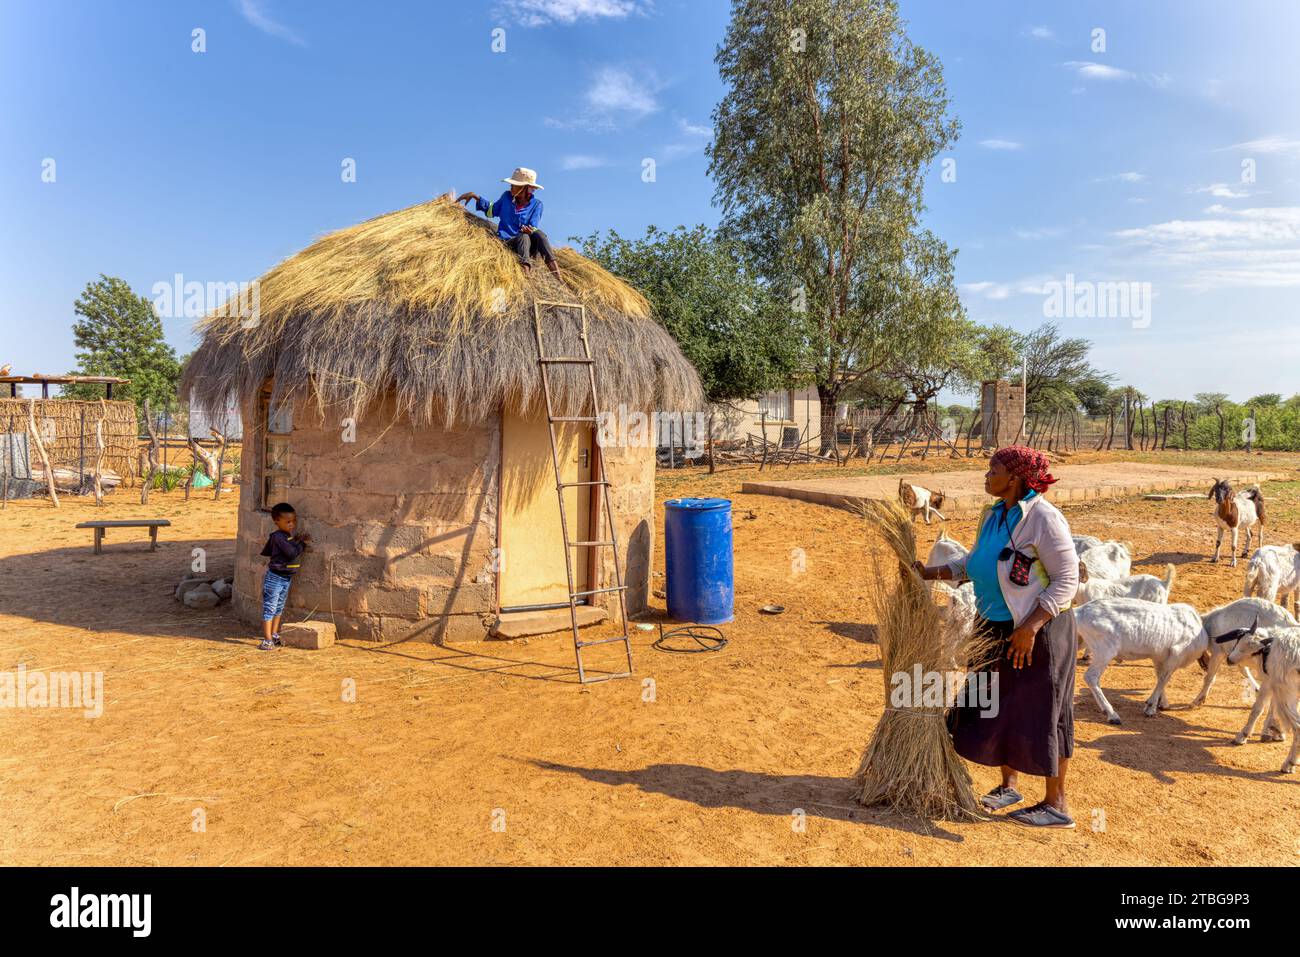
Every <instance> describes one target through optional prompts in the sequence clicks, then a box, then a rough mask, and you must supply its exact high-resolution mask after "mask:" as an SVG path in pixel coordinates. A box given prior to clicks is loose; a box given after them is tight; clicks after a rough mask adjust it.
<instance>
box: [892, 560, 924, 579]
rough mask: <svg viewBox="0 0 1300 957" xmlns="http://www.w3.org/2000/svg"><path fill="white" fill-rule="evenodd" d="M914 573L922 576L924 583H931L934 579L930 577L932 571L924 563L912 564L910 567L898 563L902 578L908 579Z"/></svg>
mask: <svg viewBox="0 0 1300 957" xmlns="http://www.w3.org/2000/svg"><path fill="white" fill-rule="evenodd" d="M912 572H916V574H918V575H920V576H921V580H922V581H929V580H930V578H931V577H932V576H931V575H930V569H928V568H926V567H925V564H924V563H923V562H912V564H910V565H908V564H907V563H906V562H899V563H898V574H899V576H900V577H901V578H906V577H907V576H908V575H909V574H911V573H912Z"/></svg>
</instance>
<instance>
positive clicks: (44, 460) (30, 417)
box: [27, 399, 59, 508]
mask: <svg viewBox="0 0 1300 957" xmlns="http://www.w3.org/2000/svg"><path fill="white" fill-rule="evenodd" d="M27 422H28V424H29V425H30V426H31V430H32V443H33V444H34V445H35V446H36V454H37V455H39V456H40V457H41V466H42V467H43V468H44V469H45V484H46V486H47V488H48V489H49V493H50V501H51V502H52V503H54V507H55V508H58V507H59V493H58V492H56V491H55V490H54V469H53V468H51V467H50V459H49V456H47V455H46V454H45V443H44V442H43V441H41V433H40V431H39V430H38V429H37V428H36V400H35V399H28V400H27ZM27 458H28V460H29V461H30V460H31V455H28V456H27Z"/></svg>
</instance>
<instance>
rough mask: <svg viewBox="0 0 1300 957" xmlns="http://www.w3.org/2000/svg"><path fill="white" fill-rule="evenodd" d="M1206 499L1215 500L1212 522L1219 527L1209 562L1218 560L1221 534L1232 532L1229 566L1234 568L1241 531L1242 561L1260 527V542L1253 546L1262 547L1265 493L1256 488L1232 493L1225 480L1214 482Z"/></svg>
mask: <svg viewBox="0 0 1300 957" xmlns="http://www.w3.org/2000/svg"><path fill="white" fill-rule="evenodd" d="M1206 497H1207V498H1212V499H1214V523H1215V524H1216V525H1217V526H1218V535H1217V536H1216V538H1215V539H1214V557H1213V558H1211V559H1210V561H1212V562H1217V561H1218V560H1219V551H1220V550H1221V549H1222V548H1223V533H1224V532H1225V531H1231V532H1232V565H1233V567H1234V568H1235V567H1236V565H1237V557H1238V556H1237V540H1238V534H1239V533H1240V531H1241V530H1242V529H1243V528H1244V529H1245V530H1246V543H1245V545H1243V546H1242V548H1241V557H1242V558H1245V557H1246V556H1247V555H1248V554H1250V542H1251V539H1252V538H1253V537H1254V534H1255V526H1256V525H1258V526H1259V541H1258V542H1257V543H1256V544H1258V545H1260V546H1263V544H1264V493H1263V492H1261V491H1260V490H1259V486H1258V485H1251V486H1249V487H1248V488H1245V489H1242V490H1241V491H1240V492H1236V493H1234V492H1233V491H1232V485H1231V484H1230V483H1229V482H1228V481H1227V480H1226V479H1215V480H1214V485H1213V486H1212V487H1211V488H1210V494H1209V495H1207V496H1206Z"/></svg>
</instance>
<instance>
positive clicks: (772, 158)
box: [709, 0, 958, 410]
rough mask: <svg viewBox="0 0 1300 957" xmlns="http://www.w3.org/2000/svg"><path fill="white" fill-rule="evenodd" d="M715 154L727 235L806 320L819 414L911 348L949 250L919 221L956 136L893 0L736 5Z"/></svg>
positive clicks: (934, 69) (938, 77)
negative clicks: (933, 170) (929, 177)
mask: <svg viewBox="0 0 1300 957" xmlns="http://www.w3.org/2000/svg"><path fill="white" fill-rule="evenodd" d="M716 61H717V64H718V67H719V72H720V74H721V76H722V80H723V82H724V83H726V84H727V85H728V87H729V89H728V91H727V94H726V96H725V97H724V98H723V100H722V101H721V102H720V103H719V105H718V106H717V107H716V108H715V110H714V112H713V126H714V131H715V137H714V141H713V143H712V145H711V146H710V147H709V160H710V167H709V168H710V173H711V174H712V175H713V177H714V179H715V182H716V184H717V187H716V193H715V196H716V201H717V202H718V203H719V204H720V206H721V207H722V210H723V226H722V229H723V231H724V232H725V233H726V234H727V235H728V236H731V237H735V238H736V239H738V240H739V241H740V242H742V243H743V244H744V247H745V249H746V251H747V253H748V254H749V255H750V256H751V257H752V258H753V260H754V261H755V263H756V264H757V267H758V269H759V271H760V272H761V273H762V275H763V277H764V278H765V279H766V280H767V282H768V283H769V285H770V287H771V288H772V289H774V290H781V291H782V294H783V295H784V296H785V297H786V298H787V300H788V301H789V303H790V304H791V308H792V309H793V310H795V311H796V312H797V313H799V314H803V315H806V316H807V332H806V337H807V346H808V356H809V367H808V368H809V371H810V373H811V376H812V380H813V382H814V384H815V385H816V387H817V392H818V395H819V397H820V399H821V406H822V408H823V409H828V410H829V409H833V408H835V406H836V403H837V401H838V400H839V398H840V396H841V394H843V393H844V392H845V391H846V390H848V389H851V388H852V386H853V385H854V383H855V382H856V381H857V380H859V379H861V378H863V377H866V376H870V375H873V374H875V373H877V372H879V371H881V370H882V369H884V368H885V367H886V366H887V365H888V364H889V362H890V361H891V360H896V359H897V357H898V356H900V355H903V354H905V353H906V351H907V349H908V348H909V346H910V344H911V343H910V342H909V335H910V333H911V332H913V331H914V330H915V329H916V327H917V324H918V323H919V322H923V321H925V320H926V319H927V318H929V319H934V318H936V317H938V318H940V319H942V318H943V316H944V313H943V312H942V311H936V310H935V309H934V305H933V304H934V299H935V298H936V297H942V296H947V295H949V288H950V287H951V283H952V265H951V260H952V255H953V254H952V251H951V250H949V249H948V248H947V247H946V246H945V245H944V244H943V243H942V242H941V241H940V240H939V239H937V238H936V237H935V236H933V235H932V234H930V233H928V232H926V231H924V230H921V229H919V227H918V225H917V223H918V218H919V216H920V213H921V211H922V209H923V206H922V184H923V177H924V173H925V170H926V168H927V166H928V164H929V163H930V162H931V160H933V159H934V157H935V156H936V155H937V154H938V152H939V151H940V150H942V149H943V148H944V147H946V146H947V145H948V144H950V143H951V142H953V141H954V140H955V139H956V136H957V132H958V124H957V121H956V120H955V119H953V118H951V117H949V116H948V97H947V92H946V90H945V87H944V82H943V70H942V67H941V66H940V64H939V61H938V60H937V59H936V58H935V57H934V56H932V55H931V54H929V53H927V52H926V51H925V50H923V49H921V48H919V47H917V46H915V45H914V44H912V43H911V42H910V41H909V40H908V38H907V36H906V34H905V32H904V28H903V22H902V20H901V19H900V18H899V15H898V9H897V5H896V3H895V2H893V0H734V3H733V6H732V18H731V23H730V26H729V28H728V31H727V35H726V37H725V39H724V41H723V43H722V46H721V47H720V48H719V51H718V54H717V58H716Z"/></svg>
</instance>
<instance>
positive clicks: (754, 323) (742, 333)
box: [575, 226, 802, 402]
mask: <svg viewBox="0 0 1300 957" xmlns="http://www.w3.org/2000/svg"><path fill="white" fill-rule="evenodd" d="M575 241H578V242H580V243H581V246H582V252H583V254H584V255H586V256H587V257H589V258H591V259H594V260H595V261H596V262H598V263H600V264H601V265H603V266H604V267H605V268H606V269H608V270H609V271H610V272H612V273H614V274H615V275H616V276H620V277H622V278H623V279H625V280H627V281H628V282H630V283H631V284H632V285H633V286H635V287H636V288H637V289H639V290H640V291H641V292H642V293H643V294H644V295H645V297H646V298H647V299H648V300H649V301H650V304H651V305H652V306H653V307H654V312H655V316H656V318H658V320H659V321H660V322H661V323H663V325H664V328H666V329H667V330H668V332H669V333H670V334H671V335H672V336H673V338H674V339H676V340H677V343H678V345H680V346H681V349H682V352H683V353H684V354H685V355H686V358H687V359H689V360H690V361H691V362H692V364H694V366H695V368H696V369H697V370H699V373H700V379H701V381H702V383H703V385H704V391H705V394H706V395H707V396H708V398H709V399H710V400H711V401H714V402H726V401H730V400H736V399H752V398H755V397H757V396H758V395H760V394H762V393H764V392H768V391H771V390H773V389H782V388H788V387H790V386H792V385H795V384H798V383H797V379H798V371H797V370H798V369H799V366H800V361H799V360H800V354H801V348H802V332H801V325H800V323H799V322H798V321H797V320H796V319H793V318H792V317H791V316H790V314H789V311H788V310H787V309H786V308H785V306H784V303H781V302H779V301H778V300H776V299H774V298H773V296H772V295H771V294H770V292H769V290H768V288H767V287H766V285H764V283H763V282H762V281H761V280H760V279H759V277H758V276H757V275H756V274H755V273H754V272H753V270H751V269H750V268H748V267H747V266H746V264H745V259H744V257H743V256H741V255H740V251H739V250H737V249H736V248H735V246H734V244H733V243H732V242H730V241H728V240H725V239H721V238H719V237H718V236H717V235H716V234H715V233H714V232H713V231H712V230H710V229H708V228H707V227H705V226H695V227H693V228H691V229H687V228H686V227H684V226H679V227H677V228H676V229H674V230H671V231H667V230H661V229H658V228H656V227H654V226H651V227H650V228H649V229H648V230H646V234H645V236H644V237H643V238H641V239H627V238H624V237H622V236H620V235H619V234H618V233H616V232H614V231H613V230H610V231H609V232H607V233H606V234H604V235H603V236H602V235H600V234H599V233H592V234H591V235H590V236H587V237H586V238H581V239H580V238H577V237H575Z"/></svg>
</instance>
